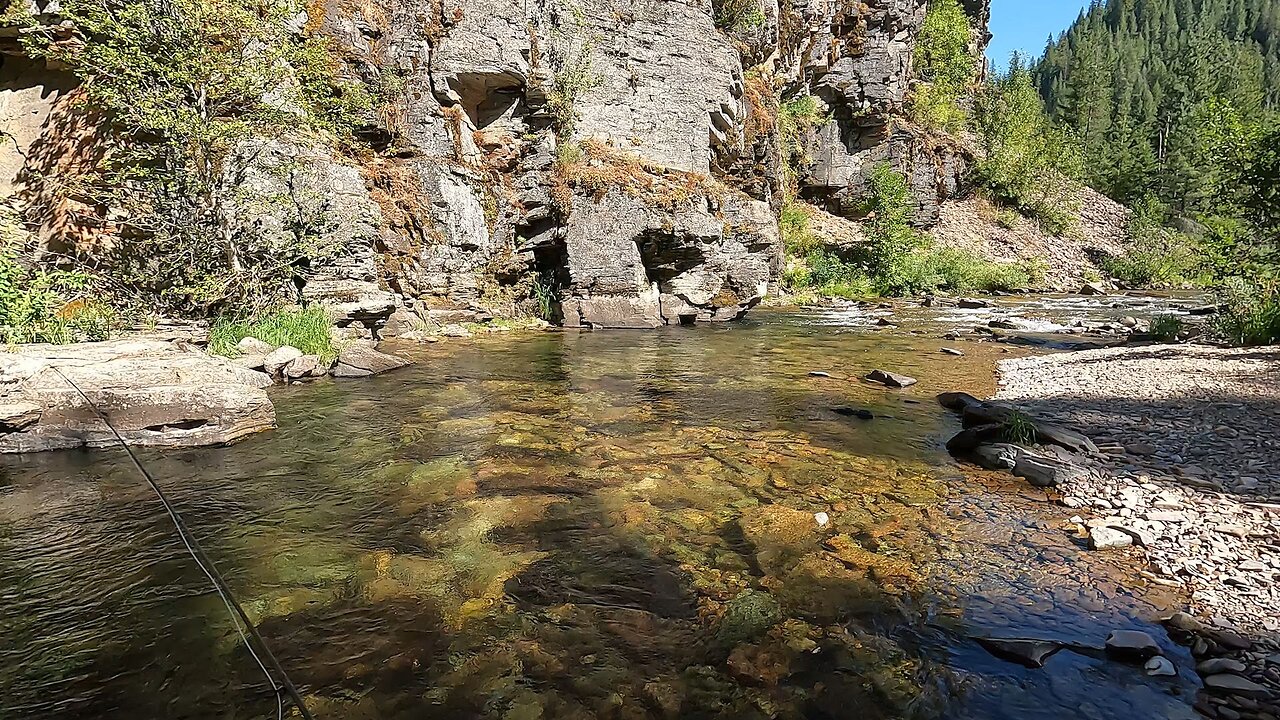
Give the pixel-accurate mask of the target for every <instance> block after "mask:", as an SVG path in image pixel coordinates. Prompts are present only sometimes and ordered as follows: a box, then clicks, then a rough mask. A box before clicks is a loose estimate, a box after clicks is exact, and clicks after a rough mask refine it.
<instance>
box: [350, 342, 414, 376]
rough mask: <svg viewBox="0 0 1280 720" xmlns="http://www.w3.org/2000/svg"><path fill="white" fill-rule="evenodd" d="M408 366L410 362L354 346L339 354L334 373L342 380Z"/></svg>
mask: <svg viewBox="0 0 1280 720" xmlns="http://www.w3.org/2000/svg"><path fill="white" fill-rule="evenodd" d="M408 364H409V361H408V360H405V359H403V358H398V357H396V356H395V355H388V354H386V353H383V352H378V351H377V350H374V349H373V348H371V347H369V346H367V345H352V346H351V347H349V348H345V349H344V350H343V351H342V352H341V353H339V354H338V362H337V363H336V364H335V365H334V366H333V370H332V373H333V376H334V377H342V378H354V377H368V376H369V375H377V374H379V373H384V372H387V371H389V370H395V369H396V368H402V367H404V366H405V365H408Z"/></svg>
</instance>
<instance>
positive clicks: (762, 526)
mask: <svg viewBox="0 0 1280 720" xmlns="http://www.w3.org/2000/svg"><path fill="white" fill-rule="evenodd" d="M738 525H739V527H740V528H741V529H742V536H743V537H744V538H745V539H746V540H747V542H749V543H751V545H752V547H754V548H755V551H756V561H757V562H758V563H759V564H760V567H761V569H763V570H764V571H765V572H767V573H769V574H771V575H777V574H781V573H782V572H783V571H785V570H786V569H787V568H788V567H789V566H790V564H791V562H792V561H793V560H795V559H796V558H797V557H799V556H801V555H803V554H805V553H806V552H809V551H811V550H813V549H815V548H816V547H817V545H818V524H817V523H816V522H815V521H814V517H813V513H811V512H805V511H803V510H795V509H793V508H789V507H786V506H785V505H761V506H760V507H757V508H752V509H749V510H746V511H745V512H743V514H742V517H741V518H740V519H739V520H738Z"/></svg>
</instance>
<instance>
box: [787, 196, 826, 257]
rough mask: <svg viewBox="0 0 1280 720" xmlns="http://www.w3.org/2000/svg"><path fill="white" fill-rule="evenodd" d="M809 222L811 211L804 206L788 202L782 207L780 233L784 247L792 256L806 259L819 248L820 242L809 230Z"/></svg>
mask: <svg viewBox="0 0 1280 720" xmlns="http://www.w3.org/2000/svg"><path fill="white" fill-rule="evenodd" d="M809 222H810V220H809V211H808V209H807V208H806V207H805V206H804V205H801V204H800V203H796V202H788V203H786V204H784V205H783V206H782V214H781V216H780V217H779V219H778V231H779V232H780V233H781V234H782V245H783V247H784V248H786V250H787V252H788V253H790V254H791V255H794V256H797V257H804V256H806V255H808V254H809V253H811V252H813V251H814V250H815V249H816V248H817V247H818V245H819V243H820V240H819V238H818V236H817V235H815V234H814V233H813V231H812V230H810V229H809Z"/></svg>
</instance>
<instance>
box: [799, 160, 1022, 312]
mask: <svg viewBox="0 0 1280 720" xmlns="http://www.w3.org/2000/svg"><path fill="white" fill-rule="evenodd" d="M869 184H870V192H869V194H868V196H867V199H866V204H865V207H864V208H863V209H864V212H865V213H866V216H867V218H868V219H867V222H866V223H864V229H865V230H866V233H867V241H866V242H865V243H864V244H862V245H860V246H856V247H854V248H852V249H850V250H847V251H845V252H844V254H843V256H842V255H841V254H839V253H836V252H834V251H832V250H830V249H827V248H824V247H823V245H822V242H821V238H817V237H815V236H814V234H813V233H812V232H811V231H810V229H809V225H808V216H807V215H806V214H805V213H804V212H803V207H802V206H794V207H784V210H783V222H782V224H781V227H782V232H783V239H784V240H785V243H786V247H787V252H788V255H789V259H788V271H787V273H786V274H785V276H784V282H785V284H786V285H787V287H788V288H789V289H790V290H792V291H793V292H805V291H807V292H814V293H816V294H818V295H823V296H831V297H844V298H858V297H871V296H875V295H887V296H900V295H913V294H920V293H931V292H935V291H937V290H942V289H946V290H950V291H953V292H970V291H983V292H991V291H996V290H1004V291H1009V290H1025V289H1028V288H1030V287H1031V286H1032V284H1033V282H1032V281H1033V278H1032V277H1031V274H1030V273H1029V272H1028V270H1027V269H1026V268H1024V267H1021V266H1018V265H1012V264H1004V263H994V262H991V261H989V260H985V259H983V258H980V257H978V256H976V255H974V254H972V253H969V252H965V251H962V250H954V249H950V248H939V247H935V246H933V245H932V243H930V242H929V239H928V238H927V237H925V236H924V235H923V234H921V233H920V231H918V230H917V229H916V228H915V227H914V226H913V225H912V220H913V219H914V212H915V205H914V203H915V201H914V198H913V196H912V194H911V189H910V187H909V186H908V185H907V181H906V178H905V177H903V176H902V174H901V173H898V172H896V171H894V170H893V169H892V168H890V167H889V166H888V165H887V164H881V165H879V166H877V167H875V168H874V169H873V170H872V173H871V177H870V183H869Z"/></svg>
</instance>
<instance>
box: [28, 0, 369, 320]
mask: <svg viewBox="0 0 1280 720" xmlns="http://www.w3.org/2000/svg"><path fill="white" fill-rule="evenodd" d="M305 11H306V6H305V5H304V4H303V3H301V2H298V1H297V0H266V1H265V2H263V1H261V0H168V1H167V2H163V3H157V2H124V3H104V2H101V0H64V1H63V2H62V3H61V4H60V8H59V11H58V13H59V15H60V16H61V17H62V18H64V19H65V23H64V25H62V26H60V27H59V28H58V29H56V31H55V29H51V28H48V27H44V26H40V25H38V24H36V23H35V22H34V21H31V24H30V25H29V27H27V28H25V29H24V32H23V35H22V37H23V42H24V44H25V45H26V48H27V51H28V52H29V53H31V54H32V55H34V56H37V57H44V58H47V59H49V60H50V61H53V62H59V63H63V64H65V65H67V66H69V67H70V68H71V69H72V70H73V72H75V73H76V74H77V75H78V76H80V77H81V78H83V79H84V81H85V82H84V85H83V87H84V92H85V97H86V100H87V105H88V107H89V109H90V110H91V111H92V112H94V113H95V114H96V115H97V116H99V117H102V118H104V119H105V122H104V123H103V124H102V132H101V133H100V137H99V138H98V140H99V142H100V143H101V146H102V148H103V158H104V159H103V160H102V161H100V162H99V163H98V164H97V166H96V167H94V168H93V169H92V172H90V173H88V174H86V175H83V176H80V177H78V178H75V179H74V180H73V181H72V182H74V183H75V187H73V188H71V189H72V190H73V191H74V192H75V193H76V194H77V195H78V196H80V197H84V198H88V199H89V201H90V202H91V204H93V205H97V206H98V207H102V208H107V209H109V213H110V216H111V221H110V222H109V223H108V222H105V220H104V222H103V225H104V227H106V228H108V229H109V230H111V231H112V232H113V233H114V234H115V236H116V237H115V238H114V239H113V245H114V246H115V247H116V248H117V252H116V253H115V254H114V255H113V256H111V257H109V258H106V261H107V263H108V265H109V270H110V274H111V276H112V279H113V280H114V281H115V282H114V283H113V286H114V287H115V288H117V289H127V290H128V291H130V292H132V293H134V294H137V295H138V297H135V298H132V299H133V300H134V301H136V302H137V303H138V304H143V303H145V304H146V305H147V306H149V307H151V308H152V309H155V304H156V299H157V298H158V299H159V308H158V309H160V310H161V311H163V312H178V313H195V314H205V313H208V312H211V311H217V310H218V309H220V308H225V307H228V306H237V307H238V306H242V305H246V304H247V305H253V306H258V307H261V306H265V305H267V304H269V303H270V302H274V301H278V300H279V299H281V297H282V296H284V295H287V293H288V291H289V289H290V280H291V278H292V277H293V276H295V275H296V274H297V272H298V270H299V269H300V268H305V267H307V266H309V265H311V264H313V261H315V262H317V263H318V262H319V261H322V260H323V259H324V258H325V257H327V256H328V255H330V254H332V252H334V250H335V249H334V248H328V247H323V243H322V242H321V237H322V235H323V233H322V228H321V227H320V226H319V223H322V222H323V218H321V219H315V218H297V220H298V221H297V222H294V221H293V220H292V219H290V220H288V221H287V224H288V225H289V227H288V228H286V232H285V233H282V234H281V235H282V236H285V237H289V238H291V239H289V240H288V241H287V242H284V243H278V242H265V241H264V235H265V234H264V233H262V232H259V231H258V229H257V228H238V227H237V220H238V218H237V208H238V206H240V205H243V204H244V203H246V202H255V201H256V202H262V201H263V198H262V197H261V196H259V195H255V194H254V193H253V191H252V190H250V189H249V188H247V187H245V186H244V183H245V178H246V171H247V170H248V169H249V168H251V167H253V166H254V163H255V162H256V161H257V159H258V157H259V152H260V151H259V150H258V149H257V148H260V147H261V146H262V143H263V141H273V140H274V141H278V142H281V143H289V142H296V141H297V139H298V138H299V136H300V135H301V136H303V137H305V136H306V135H307V134H308V133H310V134H312V135H313V136H315V137H319V136H321V135H325V134H328V136H330V137H332V136H333V133H337V134H339V135H342V134H349V133H350V131H351V128H352V126H354V125H355V124H356V123H358V122H359V117H360V116H362V115H363V114H364V113H366V112H370V111H371V106H370V98H369V96H368V92H367V91H365V90H363V89H362V88H363V86H362V85H360V84H359V83H356V82H345V81H339V80H337V79H335V75H334V71H333V68H334V67H335V63H334V60H333V58H332V57H331V55H330V53H329V52H328V49H327V46H326V44H325V41H324V40H322V39H321V38H319V37H318V36H316V35H313V34H311V33H310V32H309V31H308V30H307V29H306V28H300V27H299V25H298V22H297V20H298V18H299V17H300V15H301V14H302V13H304V12H305ZM302 16H303V17H305V15H302ZM67 28H71V29H73V31H74V37H72V38H71V39H66V38H65V31H66V30H67ZM279 203H280V204H281V207H280V215H281V216H284V217H286V218H287V217H288V216H289V215H290V212H291V210H292V208H290V207H287V206H286V205H287V204H288V201H287V199H282V200H280V201H279ZM295 214H296V213H295ZM97 259H98V260H103V258H97Z"/></svg>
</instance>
